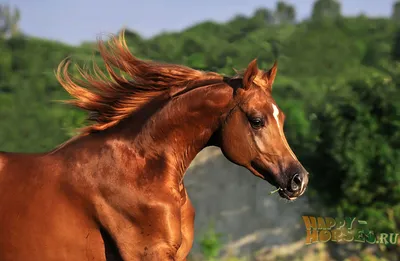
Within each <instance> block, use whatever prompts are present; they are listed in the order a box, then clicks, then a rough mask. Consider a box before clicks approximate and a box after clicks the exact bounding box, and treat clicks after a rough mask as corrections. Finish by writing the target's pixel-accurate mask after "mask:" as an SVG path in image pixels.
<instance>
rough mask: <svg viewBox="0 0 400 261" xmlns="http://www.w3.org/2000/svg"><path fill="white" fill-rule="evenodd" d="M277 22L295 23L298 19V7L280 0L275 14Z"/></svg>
mask: <svg viewBox="0 0 400 261" xmlns="http://www.w3.org/2000/svg"><path fill="white" fill-rule="evenodd" d="M274 18H275V22H276V23H278V24H283V23H294V22H295V20H296V9H295V7H294V6H292V5H289V4H287V3H285V2H284V1H278V3H277V4H276V10H275V14H274Z"/></svg>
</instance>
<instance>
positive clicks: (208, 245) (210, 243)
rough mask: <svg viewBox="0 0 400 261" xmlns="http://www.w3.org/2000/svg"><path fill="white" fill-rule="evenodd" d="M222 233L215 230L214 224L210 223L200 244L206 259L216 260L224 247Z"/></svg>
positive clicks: (208, 260) (207, 260)
mask: <svg viewBox="0 0 400 261" xmlns="http://www.w3.org/2000/svg"><path fill="white" fill-rule="evenodd" d="M221 238H222V235H221V234H219V233H216V232H215V228H214V226H213V225H210V226H209V228H208V229H207V231H206V232H205V233H204V235H203V236H202V237H201V239H200V241H199V244H200V249H201V253H202V255H203V257H204V259H205V260H206V261H216V260H217V259H216V258H217V257H218V256H219V254H220V252H221V248H222V242H221Z"/></svg>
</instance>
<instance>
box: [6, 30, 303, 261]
mask: <svg viewBox="0 0 400 261" xmlns="http://www.w3.org/2000/svg"><path fill="white" fill-rule="evenodd" d="M98 48H99V53H100V55H101V57H102V63H103V64H104V66H105V69H100V66H99V65H98V64H96V63H94V67H93V70H88V69H82V67H79V66H77V68H78V69H79V75H78V76H76V74H75V76H73V75H74V74H73V73H71V71H70V70H69V68H70V64H71V62H70V60H69V59H65V60H63V61H62V62H61V63H60V65H59V66H58V69H57V70H56V72H55V74H56V78H57V80H58V81H59V83H60V84H61V85H62V87H63V88H64V89H65V90H66V91H67V92H68V93H69V94H70V96H72V99H70V100H67V101H64V102H65V103H67V104H70V105H74V106H76V107H78V108H80V109H83V110H85V111H87V112H88V115H89V116H88V124H86V126H85V127H83V128H82V129H80V130H79V132H78V134H77V135H75V136H74V137H73V138H72V139H70V140H68V141H66V142H65V143H63V144H61V145H59V146H58V147H56V148H54V149H53V150H51V151H48V152H45V153H32V154H25V153H7V152H1V153H0V260H2V261H27V260H30V261H39V260H40V261H64V260H68V261H70V260H79V261H82V260H94V261H111V260H124V261H132V260H135V261H136V260H145V261H150V260H157V261H159V260H174V261H182V260H186V258H187V256H188V254H189V252H190V249H191V248H192V244H193V238H194V216H195V210H194V207H193V205H192V203H191V201H190V199H189V197H188V193H187V191H186V189H185V186H184V182H183V178H184V174H185V171H186V170H187V168H188V167H189V165H190V163H191V161H192V160H193V159H194V158H195V156H196V155H197V154H198V153H199V152H200V151H201V150H202V149H203V148H205V147H208V146H217V147H219V148H220V149H221V151H222V153H223V155H224V156H225V157H226V158H227V159H228V160H229V161H231V162H232V163H233V164H237V165H239V166H242V167H244V168H246V169H248V170H249V173H252V174H253V175H255V176H256V177H259V178H261V179H263V180H266V181H267V182H269V183H270V184H272V185H273V186H275V187H276V188H277V189H279V195H280V196H281V197H282V198H284V199H286V200H288V201H292V200H294V199H296V198H297V197H299V196H301V195H302V194H303V193H304V191H305V190H306V187H307V184H308V172H307V171H306V170H305V168H304V167H303V166H302V164H301V163H300V162H299V160H298V159H297V158H296V156H295V154H294V153H293V151H292V150H291V148H290V147H289V145H288V142H287V140H286V138H285V135H284V129H283V128H284V121H285V114H284V113H283V111H282V110H281V109H280V108H279V107H278V105H277V103H276V102H275V100H274V99H273V97H272V85H273V82H274V79H275V76H276V73H277V63H276V62H275V63H274V65H273V66H272V67H271V69H269V70H266V71H264V70H262V69H259V68H258V65H257V60H256V59H254V60H253V61H252V62H250V63H249V65H248V66H247V68H246V69H245V70H243V71H242V72H241V73H239V74H236V75H234V76H232V77H228V76H223V75H221V74H218V73H215V72H206V71H200V70H196V69H193V68H189V67H186V66H182V65H176V64H169V63H161V62H156V61H151V60H144V59H139V58H137V57H135V56H134V55H133V54H132V53H131V52H130V51H129V48H128V47H127V44H126V41H125V38H124V35H123V33H121V34H120V35H119V36H111V37H110V38H109V40H108V41H103V40H99V41H98ZM227 182H229V181H227Z"/></svg>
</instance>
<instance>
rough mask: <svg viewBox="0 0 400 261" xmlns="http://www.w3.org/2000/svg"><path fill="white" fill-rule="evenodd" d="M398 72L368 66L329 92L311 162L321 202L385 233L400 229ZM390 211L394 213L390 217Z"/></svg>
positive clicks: (318, 115)
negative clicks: (381, 71) (370, 69)
mask: <svg viewBox="0 0 400 261" xmlns="http://www.w3.org/2000/svg"><path fill="white" fill-rule="evenodd" d="M398 76H399V74H398V72H397V73H396V74H395V75H390V74H385V73H380V72H379V73H378V72H375V73H371V71H367V72H366V73H365V74H362V75H360V76H359V78H358V79H355V80H351V81H349V82H348V85H347V86H335V87H332V88H331V89H330V90H329V91H328V92H327V94H326V99H325V103H324V104H323V106H322V108H321V109H320V110H319V112H318V113H317V118H318V129H319V131H320V134H319V140H320V142H319V143H318V144H317V147H316V150H315V153H314V156H313V161H314V162H315V164H313V165H311V170H312V172H313V173H318V174H316V175H315V176H313V180H314V187H315V189H317V190H318V197H319V198H320V199H321V200H322V202H323V203H325V204H326V205H327V206H328V207H331V208H332V210H333V212H334V213H336V215H337V213H339V214H342V215H346V216H356V217H358V218H360V219H363V218H365V219H367V220H368V221H369V224H370V227H371V228H374V229H376V230H377V231H382V232H389V231H397V230H399V229H400V227H398V224H399V222H400V215H398V214H399V211H398V210H399V207H400V205H399V202H400V151H399V150H398V148H399V145H400V143H399V142H400V128H399V127H400V120H399V118H398V115H400V104H399V102H398V101H399V98H400V96H399V84H400V81H399V79H400V78H399V77H398ZM389 211H395V213H396V215H394V216H393V215H392V217H391V218H389V215H388V213H389Z"/></svg>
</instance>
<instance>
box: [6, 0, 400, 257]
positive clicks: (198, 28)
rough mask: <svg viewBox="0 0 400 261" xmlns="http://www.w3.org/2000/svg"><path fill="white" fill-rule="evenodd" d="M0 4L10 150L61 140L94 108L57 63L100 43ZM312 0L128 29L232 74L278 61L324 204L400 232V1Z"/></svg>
mask: <svg viewBox="0 0 400 261" xmlns="http://www.w3.org/2000/svg"><path fill="white" fill-rule="evenodd" d="M360 2H361V1H360ZM377 2H378V1H377ZM0 7H1V9H0V150H1V151H12V152H43V151H47V150H50V149H52V148H53V147H55V146H56V145H57V144H59V143H62V142H63V141H65V140H67V139H68V138H70V137H71V136H72V135H74V130H75V129H76V128H77V127H80V126H82V125H83V124H85V116H86V115H85V114H84V113H83V112H81V111H78V110H76V109H74V108H70V107H66V106H63V105H60V104H59V103H56V102H54V101H55V100H60V99H67V98H68V96H67V94H66V92H65V91H64V90H63V89H62V87H61V86H60V85H59V84H58V83H57V81H56V79H55V77H54V70H55V69H56V67H57V65H58V64H59V63H60V61H61V60H62V59H64V58H66V57H67V56H71V58H72V59H73V60H74V61H75V62H77V63H79V64H80V65H83V64H89V65H90V61H91V60H94V61H96V62H100V63H101V60H100V57H99V55H98V53H97V52H96V51H95V43H91V42H85V43H83V44H81V45H80V46H70V45H67V44H63V43H61V42H56V41H49V40H45V39H39V38H34V37H28V36H25V35H24V34H23V33H21V32H20V31H19V29H18V22H19V18H20V17H19V16H20V15H19V12H18V9H15V8H12V7H10V6H8V5H0ZM312 8H313V10H312V15H311V17H310V18H309V19H306V20H303V21H301V22H296V20H295V18H296V17H295V15H296V10H295V8H294V7H293V6H291V5H290V4H287V3H285V2H282V1H280V2H278V4H277V6H276V8H275V9H273V10H269V9H263V8H260V9H257V10H255V12H254V13H253V14H252V15H251V16H243V15H237V16H235V17H234V18H232V19H231V20H229V21H227V22H225V23H216V22H209V21H206V22H201V23H198V24H196V25H194V26H192V27H190V28H187V29H185V30H183V31H181V32H174V33H168V32H165V33H161V34H158V35H156V36H154V37H151V38H146V39H144V38H142V37H141V35H139V34H137V33H135V32H134V31H130V30H127V31H126V39H127V42H128V45H129V46H130V48H131V50H132V52H133V53H134V54H135V55H136V56H138V57H140V58H146V59H155V60H159V61H164V62H171V63H179V64H185V65H188V66H190V67H193V68H197V69H201V70H212V71H217V72H220V73H224V74H227V75H232V74H233V73H234V72H233V70H232V68H235V69H243V68H245V67H246V66H247V64H248V63H249V62H250V61H251V60H252V59H253V58H255V57H258V60H259V66H260V67H262V68H264V69H268V68H269V67H270V66H271V65H272V63H273V62H274V60H278V62H279V72H278V77H277V79H276V82H275V85H274V91H273V93H274V96H275V98H276V100H277V102H278V103H279V105H280V107H281V108H282V109H283V110H284V111H285V114H286V115H287V120H286V124H285V132H286V135H287V137H288V140H289V144H291V146H292V148H293V150H294V151H295V152H296V154H297V155H298V158H299V159H300V160H301V161H302V162H303V163H304V165H305V167H306V168H307V169H308V170H309V171H310V173H311V182H310V189H309V190H308V191H307V196H308V197H309V199H310V200H311V202H312V203H313V205H314V206H315V207H317V208H319V209H321V215H322V214H325V215H331V216H335V217H336V216H356V217H358V218H359V219H365V220H367V221H368V224H369V227H370V228H371V229H374V230H375V231H380V232H398V233H400V169H399V165H400V150H399V148H400V146H399V145H400V128H399V127H400V96H399V84H400V65H399V63H398V61H399V60H400V4H398V3H394V5H393V10H392V17H387V18H370V17H366V16H364V15H360V16H357V17H344V16H342V15H341V11H340V10H341V9H340V4H339V3H338V2H336V1H333V0H318V1H316V2H315V4H314V6H313V7H312ZM113 33H117V32H113ZM381 250H382V251H383V252H385V253H389V254H390V253H396V252H397V254H394V255H391V257H389V260H394V259H391V258H394V257H395V256H396V255H398V254H399V246H397V247H393V246H392V247H387V248H384V249H381ZM382 255H386V254H382ZM370 260H376V259H370Z"/></svg>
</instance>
